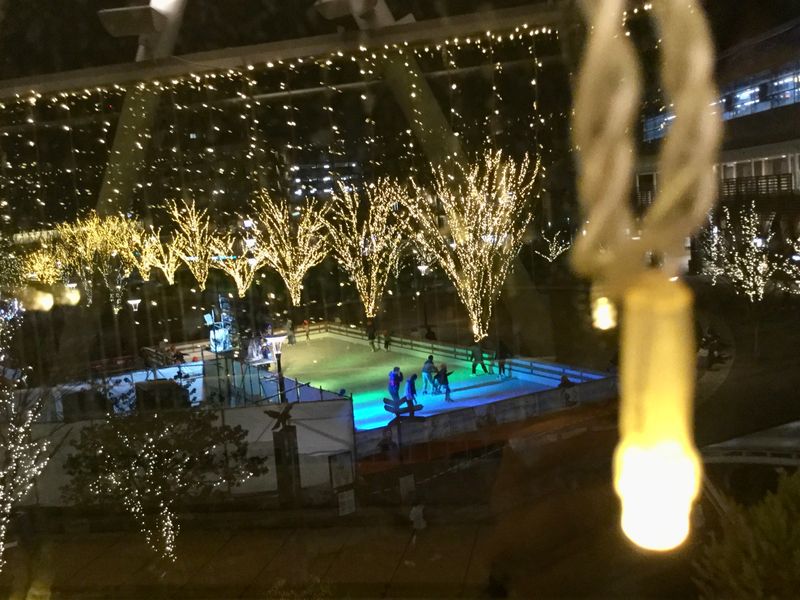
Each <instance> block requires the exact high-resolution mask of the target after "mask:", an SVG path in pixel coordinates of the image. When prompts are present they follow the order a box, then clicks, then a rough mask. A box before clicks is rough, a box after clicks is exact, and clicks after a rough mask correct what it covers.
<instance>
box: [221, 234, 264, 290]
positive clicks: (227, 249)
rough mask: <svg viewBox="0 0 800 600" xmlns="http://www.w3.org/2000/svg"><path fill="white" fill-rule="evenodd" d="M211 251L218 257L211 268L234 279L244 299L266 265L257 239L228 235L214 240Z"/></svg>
mask: <svg viewBox="0 0 800 600" xmlns="http://www.w3.org/2000/svg"><path fill="white" fill-rule="evenodd" d="M211 249H212V250H213V252H214V254H215V255H216V259H215V260H214V261H213V262H212V263H211V266H212V267H213V268H214V269H219V270H220V271H222V272H224V273H225V274H227V275H228V276H229V277H230V278H231V279H233V282H234V283H235V284H236V292H237V294H238V295H239V298H244V297H245V294H247V290H249V289H250V286H251V285H253V281H254V280H255V278H256V273H258V272H259V271H260V270H261V269H263V268H264V266H265V265H266V259H265V257H264V253H263V251H262V250H261V248H259V247H258V246H257V245H256V240H255V238H246V237H244V236H242V235H237V236H233V235H231V234H228V233H226V234H223V235H219V236H216V237H215V238H214V239H213V240H212V242H211Z"/></svg>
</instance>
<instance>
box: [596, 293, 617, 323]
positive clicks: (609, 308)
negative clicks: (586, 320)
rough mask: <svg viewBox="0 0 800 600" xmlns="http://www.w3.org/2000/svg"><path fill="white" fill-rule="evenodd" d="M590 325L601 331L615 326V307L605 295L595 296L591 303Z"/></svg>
mask: <svg viewBox="0 0 800 600" xmlns="http://www.w3.org/2000/svg"><path fill="white" fill-rule="evenodd" d="M592 325H594V327H595V329H601V330H603V331H606V330H608V329H613V328H614V327H616V326H617V307H616V306H614V303H613V302H611V300H609V299H608V298H606V297H605V296H601V297H600V298H596V299H595V301H594V303H593V305H592Z"/></svg>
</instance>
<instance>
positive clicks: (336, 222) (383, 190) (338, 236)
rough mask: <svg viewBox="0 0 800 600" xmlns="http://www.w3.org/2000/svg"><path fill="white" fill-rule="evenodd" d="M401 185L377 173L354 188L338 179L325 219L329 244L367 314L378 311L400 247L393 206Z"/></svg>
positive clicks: (399, 196)
mask: <svg viewBox="0 0 800 600" xmlns="http://www.w3.org/2000/svg"><path fill="white" fill-rule="evenodd" d="M406 197H407V194H406V191H405V189H404V188H403V187H402V186H401V185H400V184H399V183H398V182H397V181H395V180H393V179H378V180H377V181H376V182H375V183H372V184H370V185H368V186H366V187H364V188H362V189H360V190H355V189H354V188H352V187H349V186H348V185H346V184H343V183H341V182H340V183H339V184H338V191H336V192H334V195H333V203H332V211H331V218H330V222H329V225H328V231H329V234H330V236H329V239H330V246H331V250H332V252H333V255H334V257H335V258H336V260H337V261H338V263H339V265H340V266H341V267H342V268H343V269H344V270H345V272H347V274H348V276H349V277H350V279H351V280H352V281H353V283H354V284H355V286H356V291H357V292H358V296H359V298H360V299H361V303H362V305H363V306H364V312H365V313H366V315H367V318H374V317H375V316H376V315H377V314H378V308H379V305H380V301H381V298H382V297H383V292H384V290H385V289H386V283H387V281H388V280H389V275H390V274H391V272H392V270H393V269H394V268H395V266H396V265H397V264H398V261H399V260H400V254H401V252H402V250H403V245H404V244H403V239H402V232H401V226H400V222H399V214H398V206H399V205H400V203H401V202H404V201H405V200H406Z"/></svg>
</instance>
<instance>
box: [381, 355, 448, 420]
mask: <svg viewBox="0 0 800 600" xmlns="http://www.w3.org/2000/svg"><path fill="white" fill-rule="evenodd" d="M452 374H453V372H452V371H448V370H447V364H445V363H441V364H440V365H439V367H438V368H437V367H436V366H435V365H434V363H433V355H429V356H428V359H427V360H426V361H425V362H424V363H423V365H422V393H423V394H427V393H428V389H429V388H430V392H431V393H432V394H442V393H443V394H444V399H445V402H452V401H453V399H452V397H451V396H450V379H449V378H450V375H452ZM405 382H406V383H405V389H404V392H405V393H404V394H403V397H402V398H401V397H400V388H401V386H402V385H403V372H402V371H401V370H400V367H395V368H394V369H392V370H391V371H389V385H388V390H389V396H391V398H392V400H394V403H395V405H397V406H398V407H399V406H400V405H401V404H402V403H403V402H406V403H408V406H409V408H412V407H413V406H414V404H415V403H416V400H417V374H416V373H413V374H412V375H411V376H410V377H409V378H408V379H406V380H405Z"/></svg>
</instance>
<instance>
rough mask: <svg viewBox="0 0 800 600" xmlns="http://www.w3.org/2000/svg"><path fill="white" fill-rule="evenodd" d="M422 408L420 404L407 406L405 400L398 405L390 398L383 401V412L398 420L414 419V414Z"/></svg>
mask: <svg viewBox="0 0 800 600" xmlns="http://www.w3.org/2000/svg"><path fill="white" fill-rule="evenodd" d="M423 408H424V407H423V406H422V404H414V405H413V406H409V405H408V403H407V402H406V401H405V400H403V401H402V402H400V404H399V405H398V404H397V403H395V401H394V400H392V399H391V398H384V399H383V410H385V411H386V412H390V413H392V414H393V415H394V416H395V417H397V418H398V419H402V418H404V417H410V418H414V413H415V412H417V411H420V410H422V409H423Z"/></svg>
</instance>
